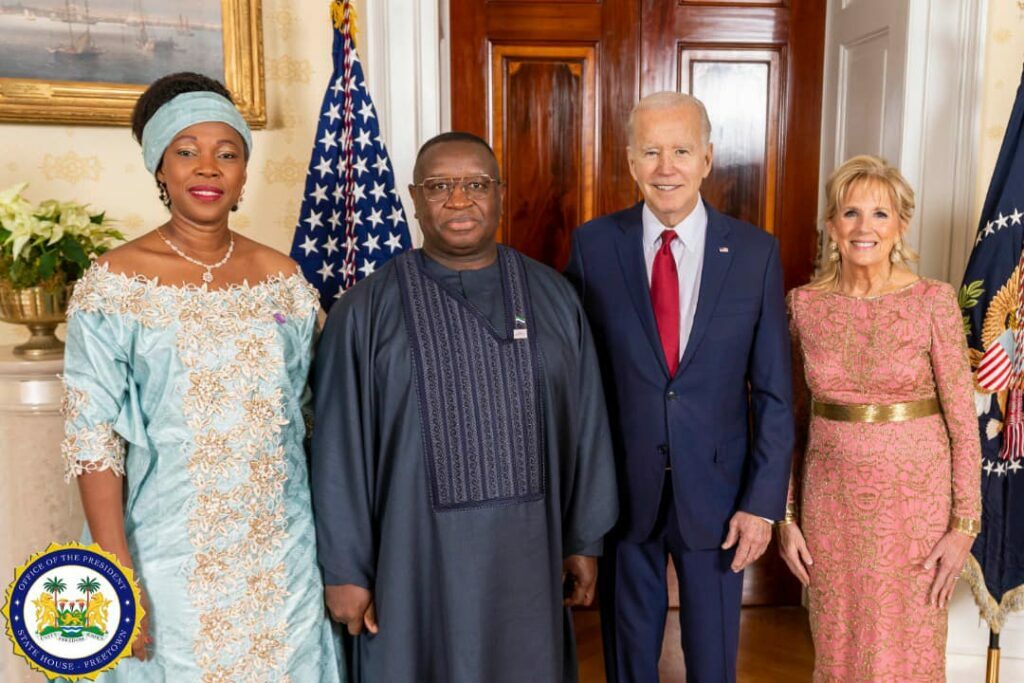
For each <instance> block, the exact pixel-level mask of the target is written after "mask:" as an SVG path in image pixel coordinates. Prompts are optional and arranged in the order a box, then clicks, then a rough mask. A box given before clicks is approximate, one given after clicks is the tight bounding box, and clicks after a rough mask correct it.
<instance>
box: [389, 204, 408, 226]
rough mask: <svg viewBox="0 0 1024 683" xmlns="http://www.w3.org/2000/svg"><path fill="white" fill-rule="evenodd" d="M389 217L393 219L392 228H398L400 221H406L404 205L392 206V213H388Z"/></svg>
mask: <svg viewBox="0 0 1024 683" xmlns="http://www.w3.org/2000/svg"><path fill="white" fill-rule="evenodd" d="M388 219H389V220H390V221H391V227H392V228H397V227H398V224H399V223H404V222H405V215H404V214H403V213H402V207H400V206H392V207H391V213H389V214H388Z"/></svg>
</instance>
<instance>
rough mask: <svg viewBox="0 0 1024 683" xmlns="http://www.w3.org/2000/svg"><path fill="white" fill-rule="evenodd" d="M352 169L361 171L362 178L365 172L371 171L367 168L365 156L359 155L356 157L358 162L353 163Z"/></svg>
mask: <svg viewBox="0 0 1024 683" xmlns="http://www.w3.org/2000/svg"><path fill="white" fill-rule="evenodd" d="M352 170H353V171H356V172H357V173H359V177H360V178H362V177H363V174H364V173H369V171H368V170H367V168H366V159H365V158H363V157H358V158H357V159H356V163H354V164H352Z"/></svg>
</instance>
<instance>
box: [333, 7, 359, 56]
mask: <svg viewBox="0 0 1024 683" xmlns="http://www.w3.org/2000/svg"><path fill="white" fill-rule="evenodd" d="M358 19H359V15H358V14H357V13H356V8H355V5H353V4H352V3H351V2H350V1H349V0H332V2H331V20H332V21H333V22H334V28H336V29H338V30H339V31H344V30H345V22H346V21H347V22H348V31H349V35H350V36H351V37H352V46H353V47H358V44H357V43H356V37H357V36H358V35H359V28H358V26H357V24H356V22H357V20H358Z"/></svg>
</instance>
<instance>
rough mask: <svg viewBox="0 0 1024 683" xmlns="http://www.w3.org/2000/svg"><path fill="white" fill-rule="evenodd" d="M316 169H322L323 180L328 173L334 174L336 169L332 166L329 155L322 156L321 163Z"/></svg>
mask: <svg viewBox="0 0 1024 683" xmlns="http://www.w3.org/2000/svg"><path fill="white" fill-rule="evenodd" d="M316 170H318V171H320V179H321V180H323V179H324V176H325V175H327V174H328V173H330V174H332V175H333V174H334V169H333V168H331V162H330V161H328V160H327V157H321V158H320V163H319V164H317V165H316Z"/></svg>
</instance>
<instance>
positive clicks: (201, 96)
mask: <svg viewBox="0 0 1024 683" xmlns="http://www.w3.org/2000/svg"><path fill="white" fill-rule="evenodd" d="M208 121H219V122H220V123H226V124H228V125H229V126H231V127H232V128H234V129H235V130H237V131H238V134H239V135H241V136H242V140H243V141H244V142H245V152H246V158H247V159H248V158H249V155H250V154H251V152H252V132H250V131H249V124H247V123H246V122H245V119H243V118H242V115H241V114H239V113H238V109H236V108H235V105H233V104H231V101H230V100H229V99H228V98H226V97H224V96H222V95H218V94H217V93H215V92H209V91H202V92H187V93H182V94H181V95H178V96H177V97H175V98H174V99H172V100H171V101H169V102H166V103H164V105H163V106H162V107H160V108H159V109H157V110H156V113H155V114H153V116H152V117H151V118H150V119H149V121H147V122H146V127H145V128H143V129H142V158H143V159H144V160H145V163H146V170H148V171H149V172H150V173H156V169H157V168H158V167H159V166H160V159H162V158H163V156H164V150H166V149H167V146H168V145H169V144H171V140H173V139H174V136H175V135H177V134H178V133H180V132H181V131H183V130H185V129H186V128H188V127H189V126H192V125H195V124H197V123H206V122H208Z"/></svg>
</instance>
